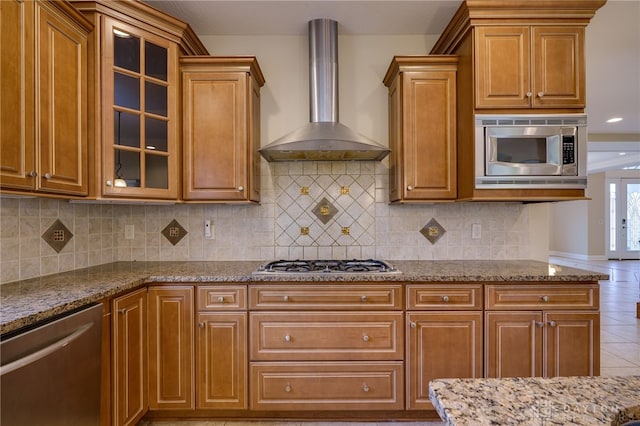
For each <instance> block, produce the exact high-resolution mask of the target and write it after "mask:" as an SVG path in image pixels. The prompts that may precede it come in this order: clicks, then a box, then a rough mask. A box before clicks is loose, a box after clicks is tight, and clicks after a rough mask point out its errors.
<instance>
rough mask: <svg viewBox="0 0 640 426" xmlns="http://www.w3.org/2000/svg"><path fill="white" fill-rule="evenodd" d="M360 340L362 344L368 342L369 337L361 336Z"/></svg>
mask: <svg viewBox="0 0 640 426" xmlns="http://www.w3.org/2000/svg"><path fill="white" fill-rule="evenodd" d="M362 340H363V341H364V342H368V341H369V336H367V335H366V334H365V335H364V336H362Z"/></svg>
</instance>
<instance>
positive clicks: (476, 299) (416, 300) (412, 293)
mask: <svg viewBox="0 0 640 426" xmlns="http://www.w3.org/2000/svg"><path fill="white" fill-rule="evenodd" d="M411 309H413V310H438V311H443V310H449V309H464V310H477V309H482V286H481V285H479V284H478V285H465V284H451V285H446V286H431V285H410V286H407V310H411Z"/></svg>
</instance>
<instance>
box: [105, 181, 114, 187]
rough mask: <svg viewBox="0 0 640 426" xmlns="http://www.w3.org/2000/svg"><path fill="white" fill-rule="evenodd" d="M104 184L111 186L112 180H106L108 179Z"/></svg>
mask: <svg viewBox="0 0 640 426" xmlns="http://www.w3.org/2000/svg"><path fill="white" fill-rule="evenodd" d="M105 185H107V186H113V181H111V180H108V181H106V182H105Z"/></svg>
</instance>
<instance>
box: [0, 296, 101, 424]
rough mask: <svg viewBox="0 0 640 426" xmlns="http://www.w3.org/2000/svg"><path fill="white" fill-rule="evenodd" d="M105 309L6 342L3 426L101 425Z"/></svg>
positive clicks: (0, 378) (0, 359) (1, 347)
mask: <svg viewBox="0 0 640 426" xmlns="http://www.w3.org/2000/svg"><path fill="white" fill-rule="evenodd" d="M101 323H102V307H101V305H95V306H92V307H89V308H87V309H83V310H81V311H79V312H76V313H73V314H71V315H67V316H64V317H63V318H59V319H57V320H55V321H52V322H48V323H46V324H44V325H41V326H38V327H36V328H33V329H31V330H29V331H26V332H23V333H19V334H17V335H10V336H3V337H2V341H1V342H0V400H1V404H0V422H1V423H2V425H7V426H9V425H11V426H22V425H29V426H33V425H47V426H57V425H60V426H62V425H99V424H100V352H101V351H100V342H101V340H100V338H101Z"/></svg>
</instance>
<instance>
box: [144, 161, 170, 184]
mask: <svg viewBox="0 0 640 426" xmlns="http://www.w3.org/2000/svg"><path fill="white" fill-rule="evenodd" d="M144 162H145V179H146V185H147V187H148V188H164V189H166V188H168V187H169V177H168V176H169V163H168V158H167V157H165V156H164V155H153V154H145V156H144Z"/></svg>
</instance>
